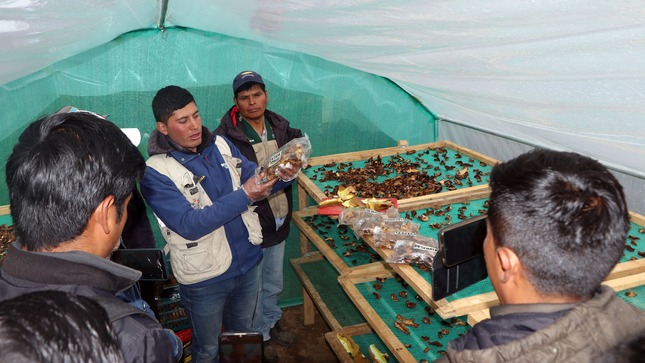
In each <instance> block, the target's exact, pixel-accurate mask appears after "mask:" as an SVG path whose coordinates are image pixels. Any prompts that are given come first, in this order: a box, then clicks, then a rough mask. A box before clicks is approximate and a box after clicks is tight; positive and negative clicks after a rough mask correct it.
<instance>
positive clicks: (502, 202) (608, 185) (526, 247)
mask: <svg viewBox="0 0 645 363" xmlns="http://www.w3.org/2000/svg"><path fill="white" fill-rule="evenodd" d="M490 186H491V196H490V208H489V210H488V220H489V222H490V226H491V229H492V233H493V236H494V237H495V240H496V242H497V245H498V246H505V247H508V248H510V249H511V250H513V251H514V252H515V253H516V254H517V256H518V258H519V259H520V261H521V263H522V265H523V266H524V270H525V271H526V273H527V275H528V279H529V282H530V283H531V284H532V285H533V286H534V287H535V289H536V290H537V291H538V292H540V293H543V294H545V295H560V296H568V297H574V298H577V299H585V298H590V297H591V296H592V295H593V293H594V292H595V291H596V290H597V289H598V287H599V286H600V284H601V282H602V281H603V280H604V279H605V278H606V277H607V275H608V274H609V272H610V271H611V270H612V268H613V267H614V266H615V265H616V263H617V262H618V261H619V260H620V258H621V256H622V255H623V250H624V247H625V241H626V238H627V231H628V230H629V228H630V222H629V213H628V208H627V203H626V201H625V196H624V194H623V188H622V186H621V185H620V183H619V182H618V180H616V178H615V177H614V176H613V175H612V174H611V173H610V172H609V171H608V170H607V168H605V167H604V166H603V165H602V164H600V163H599V162H598V161H596V160H593V159H591V158H589V157H586V156H583V155H580V154H576V153H571V152H558V151H552V150H543V149H536V150H533V151H531V152H528V153H525V154H522V155H520V156H518V157H516V158H514V159H512V160H509V161H507V162H504V163H501V164H498V165H497V166H495V167H494V168H493V170H492V172H491V182H490Z"/></svg>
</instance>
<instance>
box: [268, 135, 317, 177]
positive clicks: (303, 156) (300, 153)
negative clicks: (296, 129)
mask: <svg viewBox="0 0 645 363" xmlns="http://www.w3.org/2000/svg"><path fill="white" fill-rule="evenodd" d="M309 155H311V143H310V142H309V136H307V134H305V136H303V137H299V138H297V139H293V140H291V141H289V142H288V143H286V144H284V145H283V146H282V147H281V148H280V149H279V150H278V151H277V152H276V153H275V154H273V155H271V157H270V158H269V159H268V160H267V162H266V164H265V165H260V167H261V171H263V172H265V175H264V178H263V179H262V183H266V182H268V181H270V180H273V179H276V178H279V176H278V174H277V171H278V168H282V169H288V170H291V171H296V172H295V173H294V174H293V175H292V176H291V177H290V178H285V179H282V181H291V180H293V179H295V178H296V177H297V176H298V174H299V173H300V170H302V168H304V167H306V166H307V160H308V159H309Z"/></svg>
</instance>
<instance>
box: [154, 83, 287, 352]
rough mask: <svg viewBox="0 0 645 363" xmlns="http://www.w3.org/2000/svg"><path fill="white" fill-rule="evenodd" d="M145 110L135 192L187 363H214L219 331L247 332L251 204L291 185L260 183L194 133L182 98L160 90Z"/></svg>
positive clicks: (195, 116) (252, 270)
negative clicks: (163, 268) (164, 264)
mask: <svg viewBox="0 0 645 363" xmlns="http://www.w3.org/2000/svg"><path fill="white" fill-rule="evenodd" d="M152 111H153V113H154V116H155V119H156V121H157V128H156V130H154V131H153V132H152V134H151V135H150V140H149V143H148V153H149V154H150V158H149V159H148V161H147V162H146V163H147V165H148V168H147V171H146V174H145V175H144V178H143V180H142V181H141V192H142V194H143V196H144V198H145V200H146V202H147V203H148V205H149V206H150V207H151V208H152V210H153V212H154V213H155V215H156V216H157V218H158V220H159V221H160V226H161V228H162V232H163V236H164V238H165V239H166V242H167V248H168V249H169V251H170V262H171V266H172V270H173V274H174V275H175V277H176V278H177V281H178V282H179V284H180V296H181V301H182V304H183V305H184V307H185V308H186V312H187V315H188V317H189V319H190V322H191V327H192V330H193V332H192V359H193V361H195V362H197V363H201V362H218V361H219V359H218V351H219V344H218V339H219V335H220V332H221V331H222V327H224V329H225V330H229V331H250V330H252V326H251V324H252V318H253V311H254V308H255V304H256V301H257V298H258V286H259V285H258V284H259V276H260V271H259V269H258V268H257V266H258V263H259V262H260V260H261V258H262V250H261V248H260V244H261V243H262V233H261V227H260V222H259V219H258V216H257V214H256V213H255V212H254V211H253V207H252V206H251V204H252V203H253V202H256V201H258V200H261V199H264V198H266V197H267V196H268V195H269V194H271V193H273V192H275V191H277V190H281V189H284V188H285V187H287V186H289V185H290V184H291V183H290V182H283V181H282V180H278V179H273V181H271V182H268V183H262V182H261V180H262V177H263V175H262V174H257V172H256V169H257V164H255V163H253V162H251V161H249V160H248V159H247V158H245V157H244V156H243V155H242V154H241V153H240V152H239V150H238V149H237V148H236V147H235V146H234V145H233V144H231V143H230V142H229V141H228V140H226V139H225V138H223V137H221V136H215V135H214V134H213V133H211V132H210V131H209V130H208V129H206V128H205V127H204V126H202V120H201V117H200V115H199V111H198V109H197V105H196V103H195V99H194V98H193V96H192V94H191V93H190V92H189V91H187V90H185V89H183V88H181V87H178V86H167V87H165V88H162V89H161V90H159V91H158V92H157V94H156V95H155V97H154V99H153V101H152ZM297 172H298V170H293V171H290V170H280V172H279V173H278V177H279V179H285V180H290V179H291V176H292V174H294V173H297ZM276 181H277V182H276Z"/></svg>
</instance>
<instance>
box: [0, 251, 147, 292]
mask: <svg viewBox="0 0 645 363" xmlns="http://www.w3.org/2000/svg"><path fill="white" fill-rule="evenodd" d="M2 271H3V278H7V277H8V276H7V274H8V275H10V276H13V277H16V278H19V279H21V280H26V281H29V282H32V283H37V284H46V285H83V286H90V287H93V288H99V289H103V290H107V291H112V292H114V293H116V292H119V291H121V290H125V289H127V288H129V287H130V286H132V285H134V284H135V283H136V282H137V281H138V280H139V278H140V277H141V272H139V271H137V270H134V269H131V268H129V267H126V266H123V265H120V264H118V263H116V262H112V261H110V260H108V259H105V258H101V257H99V256H95V255H92V254H89V253H86V252H81V251H72V252H32V251H25V250H23V249H21V248H20V244H19V243H18V242H17V241H16V242H14V243H13V244H11V246H10V247H9V249H8V251H7V257H6V258H5V259H4V261H3V264H2Z"/></svg>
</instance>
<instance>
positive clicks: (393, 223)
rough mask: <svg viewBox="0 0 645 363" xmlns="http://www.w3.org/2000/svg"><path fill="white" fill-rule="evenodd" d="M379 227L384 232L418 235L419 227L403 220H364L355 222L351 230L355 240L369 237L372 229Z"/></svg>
mask: <svg viewBox="0 0 645 363" xmlns="http://www.w3.org/2000/svg"><path fill="white" fill-rule="evenodd" d="M376 227H379V228H381V229H382V230H383V231H386V232H394V231H399V232H414V233H419V230H420V229H421V226H420V225H419V224H417V223H414V222H412V221H411V220H409V219H405V218H400V217H399V218H365V219H359V220H357V221H355V223H354V225H353V227H352V229H353V230H354V235H355V236H356V238H359V237H364V236H371V235H372V234H374V228H376Z"/></svg>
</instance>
